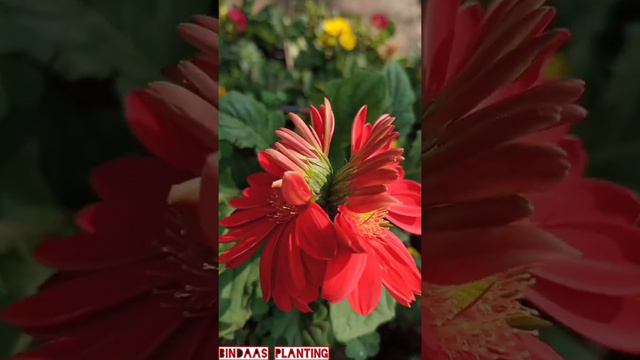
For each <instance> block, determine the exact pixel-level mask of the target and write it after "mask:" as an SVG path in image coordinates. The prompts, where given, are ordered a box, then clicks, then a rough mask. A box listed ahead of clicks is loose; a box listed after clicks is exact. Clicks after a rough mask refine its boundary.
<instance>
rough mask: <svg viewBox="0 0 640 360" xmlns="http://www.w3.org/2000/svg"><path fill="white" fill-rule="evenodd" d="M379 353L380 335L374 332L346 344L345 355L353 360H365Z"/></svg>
mask: <svg viewBox="0 0 640 360" xmlns="http://www.w3.org/2000/svg"><path fill="white" fill-rule="evenodd" d="M379 351H380V335H379V334H378V333H376V332H374V333H371V334H368V335H364V336H360V337H357V338H355V339H352V340H349V341H348V342H347V348H346V355H347V357H349V358H350V359H354V360H366V359H369V358H371V357H374V356H375V355H376V354H378V352H379Z"/></svg>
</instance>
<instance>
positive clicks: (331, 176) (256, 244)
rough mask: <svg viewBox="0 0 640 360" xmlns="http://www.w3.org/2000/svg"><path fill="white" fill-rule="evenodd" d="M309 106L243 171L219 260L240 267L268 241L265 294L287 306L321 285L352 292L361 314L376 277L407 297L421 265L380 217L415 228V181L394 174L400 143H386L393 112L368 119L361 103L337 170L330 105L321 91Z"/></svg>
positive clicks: (305, 299)
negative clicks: (255, 167)
mask: <svg viewBox="0 0 640 360" xmlns="http://www.w3.org/2000/svg"><path fill="white" fill-rule="evenodd" d="M310 113H311V120H312V125H311V126H307V125H306V124H305V123H304V121H303V120H302V119H300V118H299V117H298V116H296V115H293V114H291V115H290V118H291V120H292V122H293V123H294V125H295V127H296V128H297V129H298V132H299V134H298V133H295V132H294V131H292V130H288V129H280V130H278V131H277V134H278V136H279V137H280V138H281V141H279V142H278V143H276V144H275V145H274V146H273V147H272V148H271V149H267V150H265V151H264V152H262V153H261V154H260V155H259V160H260V164H261V165H262V167H263V168H264V169H265V171H266V173H259V174H255V175H253V176H251V177H250V178H249V184H250V187H249V188H248V189H246V190H245V191H244V192H243V197H242V198H241V199H237V200H234V201H232V202H231V205H232V206H234V207H235V208H236V209H237V210H236V212H234V213H233V214H232V215H231V216H230V217H228V218H227V219H224V220H223V221H222V222H221V224H222V225H223V226H225V227H228V228H229V229H230V231H229V233H228V234H227V235H225V236H223V237H222V238H221V241H222V242H237V244H236V246H235V247H233V248H232V249H231V250H229V251H228V252H227V253H225V254H224V255H222V257H221V262H222V263H224V264H226V265H227V266H231V267H234V266H238V265H240V264H242V263H244V262H246V261H248V260H249V259H250V258H251V257H252V256H253V255H254V254H256V252H257V251H258V249H259V248H260V245H261V244H262V243H266V245H265V247H264V251H263V253H262V255H261V259H260V265H261V268H260V276H261V285H262V289H263V295H264V298H265V300H269V299H270V298H271V297H273V299H274V301H275V303H276V305H277V306H278V307H279V308H281V309H283V310H285V311H290V310H291V309H292V307H293V306H295V307H297V308H298V309H300V310H301V311H310V308H309V306H308V304H309V303H310V302H312V301H315V300H317V298H318V295H319V288H320V286H321V285H322V286H323V287H324V289H323V296H324V298H325V299H328V300H330V301H332V302H335V301H341V300H343V299H345V298H346V297H347V296H349V299H350V300H351V303H352V305H353V306H354V309H355V310H356V312H358V313H360V314H363V315H365V314H369V313H370V312H371V311H373V310H374V309H375V307H376V306H377V305H378V303H379V300H380V296H381V293H382V284H384V286H385V287H386V288H387V289H388V290H389V291H390V292H391V294H392V295H393V296H394V297H396V298H397V299H398V301H399V302H400V303H401V304H403V305H406V306H409V304H410V303H411V302H412V301H413V300H415V295H416V294H419V293H420V274H419V272H418V270H417V267H416V265H415V262H414V261H413V259H412V258H411V256H410V255H409V253H408V252H407V250H406V248H405V247H404V245H403V244H402V242H401V241H400V240H399V239H398V238H397V237H396V236H395V235H393V233H392V232H390V231H389V230H388V226H387V225H386V224H387V223H386V220H384V219H385V218H388V219H390V220H392V221H395V222H397V224H398V225H399V226H400V227H402V228H404V229H407V230H409V231H414V232H416V233H419V231H420V185H419V184H417V183H414V182H411V181H409V180H405V179H402V178H401V176H402V169H401V167H400V161H401V160H402V156H401V155H402V151H403V150H402V149H395V148H392V147H391V143H392V142H393V141H394V139H396V138H397V137H398V135H399V134H398V133H396V132H394V127H393V121H394V119H393V118H391V117H390V116H388V115H383V116H382V117H380V118H379V119H378V120H377V121H376V122H375V123H373V124H369V123H367V108H366V107H363V108H362V109H361V110H360V111H359V112H358V115H356V118H355V121H354V126H353V142H352V156H351V159H350V161H349V162H348V163H347V165H345V166H344V167H342V168H341V169H339V170H337V171H334V169H333V167H332V164H331V163H330V161H329V158H328V154H329V150H330V145H331V138H332V135H333V129H334V115H333V112H332V111H331V104H330V103H329V101H328V100H325V103H324V105H323V106H322V107H320V109H316V108H315V107H311V109H310ZM329 214H331V215H332V216H333V215H335V220H334V222H331V220H330V217H329ZM334 226H335V228H336V229H334ZM336 230H337V233H336ZM338 239H340V240H342V241H341V242H340V245H339V244H338ZM336 252H337V253H336ZM355 252H357V253H358V254H354V253H355ZM327 260H329V267H328V268H327ZM325 270H326V274H325ZM351 270H353V272H352V271H351ZM346 277H348V282H347V283H343V282H342V279H345V278H346ZM323 282H324V283H323Z"/></svg>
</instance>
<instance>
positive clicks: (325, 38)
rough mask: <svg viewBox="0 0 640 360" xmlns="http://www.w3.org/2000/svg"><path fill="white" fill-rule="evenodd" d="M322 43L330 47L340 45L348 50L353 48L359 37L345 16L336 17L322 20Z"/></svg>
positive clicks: (320, 39)
mask: <svg viewBox="0 0 640 360" xmlns="http://www.w3.org/2000/svg"><path fill="white" fill-rule="evenodd" d="M319 41H320V43H321V44H322V45H323V46H325V47H329V48H335V47H336V46H338V45H340V46H341V47H342V48H343V49H345V50H346V51H351V50H353V49H354V48H355V47H356V45H357V44H358V39H357V38H356V35H355V34H354V33H353V29H352V28H351V23H350V22H349V20H347V19H346V18H343V17H334V18H331V19H326V20H325V21H323V22H322V35H320V38H319Z"/></svg>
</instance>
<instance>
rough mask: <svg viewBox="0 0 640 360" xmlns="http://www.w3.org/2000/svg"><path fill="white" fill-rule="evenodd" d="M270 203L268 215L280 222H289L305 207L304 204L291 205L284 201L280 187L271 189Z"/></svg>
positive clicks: (272, 219)
mask: <svg viewBox="0 0 640 360" xmlns="http://www.w3.org/2000/svg"><path fill="white" fill-rule="evenodd" d="M268 203H269V206H270V208H271V209H270V211H269V213H268V214H267V217H268V218H269V219H271V221H274V222H276V223H278V224H283V223H287V222H289V221H290V220H291V218H293V217H294V216H296V215H297V214H298V213H299V212H300V210H301V209H302V208H303V206H296V205H291V204H289V203H287V202H286V201H284V199H283V198H282V194H281V192H280V190H279V189H273V190H272V191H271V194H269V200H268Z"/></svg>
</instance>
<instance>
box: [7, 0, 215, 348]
mask: <svg viewBox="0 0 640 360" xmlns="http://www.w3.org/2000/svg"><path fill="white" fill-rule="evenodd" d="M216 4H217V2H214V1H210V0H191V1H179V0H140V1H129V0H113V1H100V0H59V1H46V0H0V306H2V307H4V306H6V305H7V304H9V303H10V302H12V301H15V300H17V299H19V298H22V297H24V296H26V295H28V294H31V293H33V292H34V291H35V290H36V289H37V288H38V286H39V285H40V284H41V283H42V282H43V281H44V280H46V279H47V278H48V277H49V276H50V275H51V270H50V269H46V268H44V267H42V266H40V265H39V264H38V263H37V262H36V260H35V259H34V258H33V254H32V251H33V249H34V248H35V246H36V245H37V244H38V243H39V242H40V241H42V240H43V239H46V238H48V237H57V236H64V235H66V234H71V233H73V232H74V231H75V229H74V225H73V217H72V216H73V213H74V212H75V211H77V210H78V209H79V208H81V207H82V206H84V205H86V204H88V203H90V202H92V201H95V200H96V197H95V195H94V194H93V192H92V190H91V188H90V187H89V181H88V176H89V172H90V169H91V168H93V167H94V166H96V165H98V164H100V163H102V162H105V161H107V160H110V159H113V158H116V157H118V156H121V155H124V154H131V153H141V152H142V151H143V150H142V149H141V146H140V145H139V144H138V143H137V142H136V140H135V139H134V138H133V136H132V135H131V134H130V132H129V131H128V129H127V126H126V123H125V120H124V110H123V104H122V100H123V96H124V95H125V94H126V92H127V91H129V90H130V89H132V88H134V87H138V86H143V85H145V84H146V83H148V82H150V81H153V80H159V79H160V78H161V77H162V75H161V69H162V68H163V67H164V66H166V65H168V64H171V63H173V62H175V61H177V60H179V59H182V58H185V57H187V56H189V55H191V54H193V53H194V51H193V50H192V49H190V48H189V46H187V45H186V44H185V43H184V41H182V40H181V39H180V38H179V37H178V35H177V34H176V32H175V29H176V25H177V24H178V23H180V22H183V21H188V20H189V19H190V17H191V16H192V15H194V14H204V13H211V11H212V10H213V9H214V6H216ZM29 344H30V340H29V338H28V337H27V336H25V335H23V334H20V332H19V331H18V330H16V329H12V328H9V327H8V326H6V325H4V324H2V325H0V357H5V356H7V355H10V354H13V353H15V352H17V351H20V350H22V349H24V348H26V347H28V346H29Z"/></svg>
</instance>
